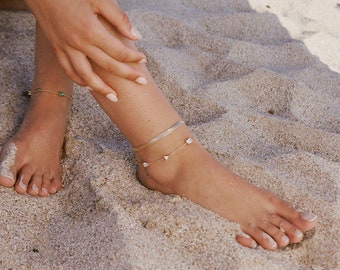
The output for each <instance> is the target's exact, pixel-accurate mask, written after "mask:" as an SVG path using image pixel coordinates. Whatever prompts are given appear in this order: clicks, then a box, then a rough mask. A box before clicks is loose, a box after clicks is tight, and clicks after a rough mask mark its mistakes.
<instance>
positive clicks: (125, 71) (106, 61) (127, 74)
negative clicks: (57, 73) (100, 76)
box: [88, 47, 147, 85]
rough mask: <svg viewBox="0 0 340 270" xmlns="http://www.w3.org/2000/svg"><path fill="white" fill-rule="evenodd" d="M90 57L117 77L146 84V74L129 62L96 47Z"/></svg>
mask: <svg viewBox="0 0 340 270" xmlns="http://www.w3.org/2000/svg"><path fill="white" fill-rule="evenodd" d="M88 57H89V58H90V59H93V62H94V63H96V64H97V65H98V66H101V68H104V69H105V70H107V71H109V72H110V73H112V74H114V75H115V76H117V77H121V78H125V79H128V80H130V81H134V82H136V83H139V84H141V85H145V84H146V83H147V80H146V78H145V76H144V75H143V74H142V73H141V72H139V71H137V70H135V69H134V68H133V67H132V66H131V65H129V64H126V63H121V62H119V61H116V60H115V59H112V58H111V57H109V56H108V55H107V54H105V53H104V52H103V51H102V50H99V49H98V48H96V47H94V48H93V49H92V50H91V51H90V52H89V54H88Z"/></svg>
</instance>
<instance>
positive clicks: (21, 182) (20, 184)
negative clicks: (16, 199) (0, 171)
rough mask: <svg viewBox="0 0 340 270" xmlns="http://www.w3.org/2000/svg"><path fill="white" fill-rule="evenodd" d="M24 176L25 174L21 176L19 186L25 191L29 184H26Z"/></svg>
mask: <svg viewBox="0 0 340 270" xmlns="http://www.w3.org/2000/svg"><path fill="white" fill-rule="evenodd" d="M23 178H24V176H21V177H20V181H19V187H20V188H21V189H22V190H25V191H26V189H27V186H26V185H25V184H24V182H23Z"/></svg>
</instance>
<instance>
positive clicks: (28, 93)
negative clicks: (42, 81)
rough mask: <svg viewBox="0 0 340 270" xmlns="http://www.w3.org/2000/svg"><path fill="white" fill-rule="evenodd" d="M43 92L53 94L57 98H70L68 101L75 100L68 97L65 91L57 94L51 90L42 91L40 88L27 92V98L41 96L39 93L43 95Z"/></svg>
mask: <svg viewBox="0 0 340 270" xmlns="http://www.w3.org/2000/svg"><path fill="white" fill-rule="evenodd" d="M41 92H44V93H49V94H53V95H56V96H58V97H66V98H68V99H69V100H71V101H72V100H73V99H72V97H71V96H68V95H66V94H65V92H64V91H57V92H55V91H51V90H46V89H41V88H40V87H38V88H35V89H33V90H29V91H27V92H26V95H27V96H32V95H36V94H39V93H41Z"/></svg>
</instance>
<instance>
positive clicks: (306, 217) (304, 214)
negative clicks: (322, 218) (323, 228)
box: [300, 212, 317, 222]
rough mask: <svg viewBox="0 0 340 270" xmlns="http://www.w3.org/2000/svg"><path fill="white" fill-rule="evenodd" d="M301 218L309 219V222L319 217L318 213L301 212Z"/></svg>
mask: <svg viewBox="0 0 340 270" xmlns="http://www.w3.org/2000/svg"><path fill="white" fill-rule="evenodd" d="M300 216H301V218H302V219H303V220H306V221H309V222H313V221H314V220H316V219H317V215H314V214H313V213H307V212H306V213H301V214H300Z"/></svg>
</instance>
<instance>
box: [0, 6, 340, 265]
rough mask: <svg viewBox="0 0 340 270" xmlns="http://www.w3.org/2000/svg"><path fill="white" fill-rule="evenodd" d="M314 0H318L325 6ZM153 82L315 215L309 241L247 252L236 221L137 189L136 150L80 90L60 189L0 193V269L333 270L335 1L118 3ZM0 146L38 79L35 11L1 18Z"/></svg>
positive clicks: (239, 165)
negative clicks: (46, 193)
mask: <svg viewBox="0 0 340 270" xmlns="http://www.w3.org/2000/svg"><path fill="white" fill-rule="evenodd" d="M122 2H123V1H122ZM321 3H322V4H321ZM122 8H123V9H124V10H126V11H127V12H128V14H129V15H130V17H131V19H132V21H133V22H134V24H135V25H136V26H137V28H138V29H139V30H140V31H141V32H142V33H143V36H144V39H143V40H142V41H140V42H139V43H138V46H139V48H140V49H141V50H142V51H143V52H145V54H146V55H147V57H148V60H149V64H148V65H149V68H150V69H151V71H152V73H153V75H154V77H155V79H156V81H157V82H158V83H159V85H160V87H161V88H162V89H163V90H164V93H165V94H166V96H167V97H168V99H169V100H170V102H171V103H172V104H173V106H174V107H175V108H176V109H177V110H178V111H179V112H180V114H181V115H182V116H183V118H184V119H185V121H186V122H187V123H188V124H189V125H190V127H191V128H192V130H193V131H194V132H195V133H196V135H197V136H198V138H199V139H200V140H201V141H202V142H203V143H204V145H205V146H206V147H207V148H208V149H209V151H210V152H211V153H212V154H213V155H215V156H216V157H217V158H219V159H220V160H221V161H222V162H223V163H224V164H226V165H227V166H229V167H231V168H232V169H233V170H234V171H235V172H237V173H239V174H240V175H242V176H244V177H246V178H247V179H249V181H251V182H252V183H254V184H256V185H258V186H261V187H263V188H267V189H270V190H272V191H273V192H274V193H275V194H277V195H278V196H280V197H282V198H284V199H286V200H288V201H290V202H291V203H292V205H293V206H294V207H296V208H298V209H301V210H307V211H312V212H314V213H316V214H317V215H318V216H319V218H320V223H319V226H318V227H317V229H316V230H314V231H312V232H310V233H308V234H307V235H306V237H305V241H303V242H302V243H301V244H298V245H292V246H289V247H288V248H286V249H283V250H279V251H277V252H268V251H264V250H261V249H255V250H251V249H247V248H243V247H241V246H239V245H238V244H237V243H236V242H235V240H234V237H235V233H236V231H237V226H235V224H232V223H230V222H228V221H226V220H224V219H223V218H220V217H218V216H216V215H215V214H213V213H211V212H209V211H207V210H205V209H203V208H201V207H199V206H197V205H195V204H193V203H192V202H190V201H188V200H186V199H183V198H181V197H178V196H164V195H162V194H160V193H158V192H154V191H149V190H147V189H146V188H144V187H142V186H141V185H140V184H139V183H138V182H137V181H136V178H135V165H134V160H133V155H132V151H131V148H130V147H129V145H128V143H127V142H126V140H125V139H124V138H123V136H122V135H121V134H120V133H119V131H118V130H117V129H116V128H115V127H114V126H113V125H112V124H111V123H110V121H109V120H108V118H107V117H106V115H105V114H104V113H103V112H102V111H101V110H100V109H99V107H98V106H97V105H96V104H95V102H94V101H93V100H92V99H91V98H90V96H89V95H88V94H87V93H86V91H83V90H82V89H81V88H79V87H78V88H76V95H75V102H74V105H73V109H72V113H71V115H70V121H69V122H70V123H69V128H68V131H67V134H66V144H65V154H64V157H63V169H64V188H63V189H62V191H61V192H59V193H58V194H57V195H55V196H51V197H49V198H43V199H41V198H31V197H28V196H19V195H17V194H16V193H15V192H14V191H13V190H11V189H6V188H0V193H1V195H0V204H1V206H0V217H1V221H0V268H1V269H313V270H322V269H337V267H339V266H338V260H339V251H338V250H340V245H339V243H340V237H339V235H340V232H339V196H338V195H339V181H340V179H339V175H340V165H339V159H340V157H339V156H340V136H339V131H340V123H339V119H340V112H339V108H340V103H339V95H340V91H339V85H340V74H339V72H340V66H339V63H340V56H339V53H340V46H339V44H340V43H339V42H340V33H339V31H340V30H339V29H340V28H339V25H340V24H339V18H340V8H339V3H338V1H332V0H328V1H319V0H301V1H293V0H290V1H288V0H266V1H262V0H250V1H249V2H248V1H246V0H214V1H209V0H172V1H166V0H148V1H147V0H140V1H132V0H126V1H124V3H122ZM0 44H1V46H0V78H1V79H0V88H1V89H0V90H1V91H0V100H1V104H0V115H1V118H0V144H1V145H2V144H3V143H5V141H6V140H7V139H8V138H9V137H10V136H12V135H13V134H14V132H15V131H16V129H17V127H18V125H19V123H20V120H21V119H22V116H23V113H24V111H25V108H26V106H27V103H28V100H27V98H26V97H23V96H22V95H21V93H22V91H24V90H26V89H28V88H29V87H30V81H31V79H32V76H33V55H34V50H33V48H34V19H33V17H32V16H31V15H30V14H29V13H25V12H21V13H12V12H4V11H1V12H0Z"/></svg>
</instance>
